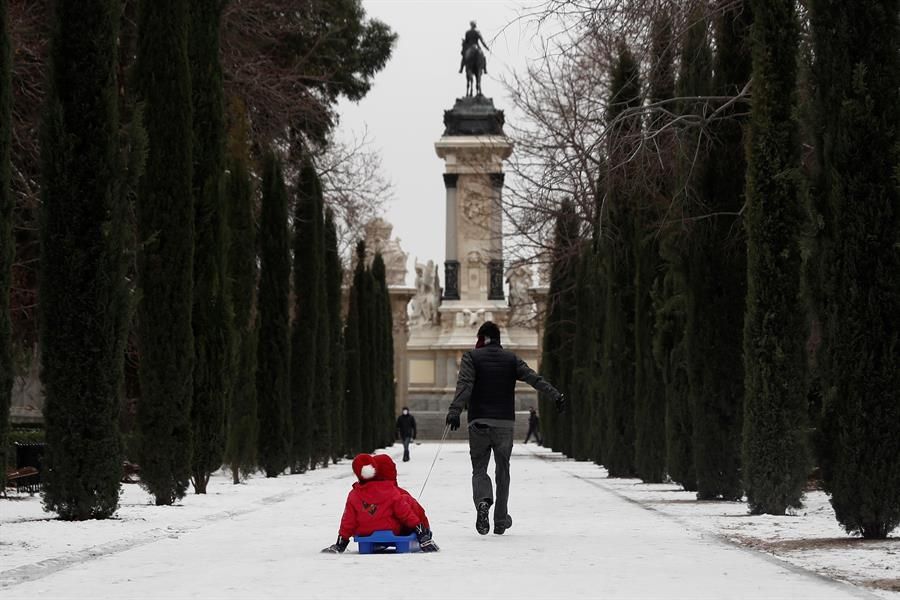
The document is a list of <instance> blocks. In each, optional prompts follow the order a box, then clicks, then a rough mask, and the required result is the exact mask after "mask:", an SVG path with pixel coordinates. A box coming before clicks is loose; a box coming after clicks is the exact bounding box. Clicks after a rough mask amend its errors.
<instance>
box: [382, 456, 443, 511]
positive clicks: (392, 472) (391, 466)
mask: <svg viewBox="0 0 900 600" xmlns="http://www.w3.org/2000/svg"><path fill="white" fill-rule="evenodd" d="M375 479H376V480H378V481H390V482H392V483H393V484H394V485H396V486H397V489H398V490H400V493H401V494H403V495H404V496H405V497H406V499H407V500H408V501H409V504H410V506H411V507H412V509H413V512H414V513H416V516H417V517H418V518H419V521H420V522H421V523H422V525H424V526H425V529H431V525H430V524H429V523H428V517H427V516H426V515H425V509H424V508H422V505H421V504H419V502H418V500H416V499H415V498H413V497H412V494H410V493H409V492H407V491H406V490H405V489H403V488H402V487H400V484H398V483H397V465H396V464H395V463H394V460H393V459H392V458H391V457H390V456H388V455H387V454H376V455H375Z"/></svg>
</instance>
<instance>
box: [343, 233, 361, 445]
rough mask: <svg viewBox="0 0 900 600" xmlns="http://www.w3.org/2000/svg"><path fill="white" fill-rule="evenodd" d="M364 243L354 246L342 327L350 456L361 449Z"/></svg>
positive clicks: (347, 442) (347, 441)
mask: <svg viewBox="0 0 900 600" xmlns="http://www.w3.org/2000/svg"><path fill="white" fill-rule="evenodd" d="M365 256H366V246H365V242H359V243H358V244H357V245H356V267H355V268H354V271H353V283H352V285H351V287H350V299H349V304H348V306H349V308H348V311H347V326H346V328H345V330H344V375H345V378H346V382H345V388H344V389H345V394H346V396H345V402H344V406H345V416H346V422H347V430H346V431H347V437H346V448H347V451H348V452H347V455H348V456H351V455H353V454H356V453H358V452H362V451H363V440H362V428H363V422H364V421H363V418H362V410H363V394H364V391H363V390H364V389H365V388H364V387H363V384H364V382H363V375H362V374H363V357H362V354H363V351H362V349H361V343H362V340H361V339H360V338H361V334H360V329H361V324H360V304H361V302H362V300H363V299H362V298H361V292H362V288H363V286H364V285H365V275H366V270H365Z"/></svg>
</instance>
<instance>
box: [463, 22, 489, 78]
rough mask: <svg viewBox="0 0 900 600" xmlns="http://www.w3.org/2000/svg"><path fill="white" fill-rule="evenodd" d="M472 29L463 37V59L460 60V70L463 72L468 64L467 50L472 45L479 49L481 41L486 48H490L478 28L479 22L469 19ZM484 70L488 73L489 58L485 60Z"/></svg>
mask: <svg viewBox="0 0 900 600" xmlns="http://www.w3.org/2000/svg"><path fill="white" fill-rule="evenodd" d="M469 25H470V27H471V28H470V29H469V30H468V31H467V32H466V37H464V38H463V42H462V52H461V54H462V60H460V61H459V72H460V73H462V72H463V69H464V68H465V66H466V50H468V49H469V48H471V47H474V48H475V49H476V50H478V43H479V42H481V45H482V46H484V49H485V50H490V48H488V45H487V44H486V43H485V41H484V38H483V37H481V32H480V31H478V29H476V27H477V24H476V23H475V21H469ZM484 65H485V67H484V72H485V73H487V60H485V61H484Z"/></svg>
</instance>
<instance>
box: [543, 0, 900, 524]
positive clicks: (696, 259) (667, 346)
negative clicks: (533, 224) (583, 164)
mask: <svg viewBox="0 0 900 600" xmlns="http://www.w3.org/2000/svg"><path fill="white" fill-rule="evenodd" d="M898 15H900V3H898V2H896V1H893V0H867V1H866V2H860V3H844V2H836V1H831V0H817V1H816V2H813V3H811V5H810V10H809V13H808V18H809V19H810V21H809V24H810V30H811V32H812V36H811V38H810V40H811V41H808V42H806V43H807V44H809V46H808V47H806V48H803V46H802V39H801V36H800V33H799V32H800V24H799V19H800V15H798V14H797V8H796V5H795V3H794V2H791V1H790V0H783V1H781V0H778V1H771V0H746V1H744V2H738V3H732V4H729V5H727V6H724V8H723V10H722V11H721V13H720V14H719V15H718V16H717V18H716V20H715V22H714V23H713V24H712V27H711V24H710V23H709V21H708V20H707V19H706V17H705V16H704V15H703V14H702V12H700V11H699V10H698V11H696V12H695V13H694V14H692V15H690V16H689V19H688V22H689V26H688V28H687V30H686V32H685V34H684V35H683V36H682V37H681V39H680V48H679V54H680V57H679V60H678V63H679V66H678V75H677V78H674V79H675V80H674V81H673V76H672V75H671V73H673V71H674V66H673V65H674V58H673V56H672V52H666V51H665V49H666V48H671V47H672V44H671V43H666V42H667V38H668V42H671V26H670V25H668V26H667V25H666V23H665V22H664V21H660V20H658V19H657V20H656V21H655V22H654V23H653V28H652V30H653V36H654V39H653V40H652V41H653V44H652V46H653V48H652V50H653V51H652V52H651V56H650V58H651V60H650V64H649V77H648V79H649V82H648V84H647V85H645V84H644V83H643V82H642V81H641V72H640V71H641V69H640V66H639V64H638V62H637V60H636V59H635V57H634V56H633V54H632V53H631V51H630V49H629V48H628V46H627V45H625V44H624V43H623V44H621V45H620V47H619V50H618V56H617V57H616V59H615V61H614V62H613V65H612V67H611V70H610V73H609V81H610V84H609V85H610V90H609V98H610V100H609V105H608V110H607V121H608V122H609V123H615V128H614V129H613V130H611V131H612V132H611V133H608V134H607V135H608V144H607V146H606V148H605V152H604V156H603V157H602V160H603V161H604V163H605V164H607V165H608V167H609V168H607V169H605V172H604V175H603V176H602V177H601V178H600V181H599V182H598V185H599V186H600V189H601V191H602V193H598V194H597V197H602V198H605V203H604V204H603V205H602V206H598V207H597V210H596V213H595V214H596V217H595V218H596V219H597V220H596V222H592V223H588V224H587V228H584V227H583V226H582V224H581V223H580V220H579V216H578V215H577V214H576V209H575V206H574V204H573V203H572V202H570V201H563V202H562V203H561V205H560V213H559V216H558V219H557V224H556V231H555V237H554V254H553V268H552V274H551V283H550V303H549V306H548V312H547V321H546V325H545V335H544V354H543V357H542V370H543V371H544V373H545V374H546V375H547V377H548V378H549V379H550V380H551V381H554V382H559V385H560V386H561V387H562V388H563V389H566V390H569V391H570V394H571V395H572V397H573V402H572V411H571V414H570V415H562V416H558V415H555V414H554V411H553V410H552V404H551V403H549V402H548V400H547V399H542V405H543V406H542V414H543V415H544V418H545V432H544V433H545V435H544V437H545V440H546V441H547V443H548V444H549V445H551V446H552V447H553V448H554V449H556V450H560V451H562V452H564V453H566V454H568V455H570V456H573V457H574V458H576V459H581V460H593V461H595V462H597V463H599V464H603V465H605V466H606V467H607V469H608V472H609V474H610V476H613V477H640V478H641V479H643V480H644V481H646V482H660V481H664V480H665V479H666V478H671V480H673V481H675V482H677V483H680V484H681V485H683V486H684V487H685V489H688V490H693V491H696V492H697V497H698V498H699V499H713V498H719V499H725V500H739V499H741V498H742V497H743V496H744V495H745V494H746V497H747V501H748V505H749V508H750V510H751V512H753V513H771V514H784V513H785V511H787V510H788V509H790V508H791V507H796V506H799V505H800V503H801V500H802V494H803V489H804V486H805V484H806V481H807V478H808V476H809V475H810V473H811V471H812V468H813V466H819V467H821V472H822V476H823V481H824V485H825V488H826V490H827V491H828V492H829V493H830V494H831V499H832V504H833V506H834V508H835V513H836V516H837V518H838V520H839V521H840V522H841V523H842V525H843V526H844V527H845V528H846V529H847V531H848V532H852V533H859V534H862V535H863V536H866V537H885V536H886V535H888V533H889V532H890V531H891V530H893V529H894V528H895V527H896V526H897V525H898V524H900V508H898V507H900V502H898V499H900V442H898V437H897V436H896V426H897V425H898V424H900V399H898V394H900V360H898V358H900V357H898V346H897V343H896V342H897V339H898V332H897V327H898V326H900V325H898V324H897V321H898V320H897V319H896V318H895V317H896V315H897V314H900V283H898V282H900V255H898V253H897V251H896V249H897V247H898V246H897V244H898V242H900V210H898V206H900V203H898V202H900V199H898V193H900V192H898V188H897V186H896V182H895V180H894V179H893V177H894V170H895V168H896V164H897V160H896V159H897V156H896V153H897V152H898V145H897V135H900V129H898V128H897V126H896V124H895V121H896V120H897V119H898V118H900V116H898V115H900V112H898V111H897V102H898V101H900V98H898V95H897V91H896V82H897V81H898V75H900V57H898V54H897V51H898V49H900V40H898V38H897V36H898V33H897V29H896V26H897V19H898ZM710 31H712V32H713V35H712V36H711V35H710ZM872 31H879V32H883V33H884V35H871V33H870V32H872ZM834 32H840V35H838V36H835V35H834ZM867 32H868V33H867ZM713 36H714V37H713ZM657 37H658V39H657ZM713 40H714V42H715V43H714V44H713ZM713 47H715V52H713V50H712V48H713ZM801 49H803V50H804V51H805V53H801ZM750 81H752V90H753V92H752V100H751V101H750V102H749V111H747V110H746V109H747V106H746V105H742V103H741V102H737V103H733V104H728V105H725V106H710V102H711V101H710V100H708V99H707V97H710V96H721V97H733V96H735V95H737V94H738V93H739V92H740V91H741V90H742V89H743V88H744V87H745V86H746V85H747V84H748V82H750ZM673 93H674V94H676V95H677V97H678V98H679V100H678V101H677V103H676V113H677V114H682V115H702V114H709V112H710V111H711V110H719V114H721V115H722V117H723V118H720V119H716V120H714V121H712V122H711V123H709V126H708V127H709V131H706V132H703V134H702V135H703V137H701V135H700V134H698V132H697V130H695V129H692V128H688V127H683V128H674V129H675V133H674V134H673V135H675V136H677V139H676V140H675V141H676V142H677V143H675V144H674V145H673V147H674V148H676V151H675V152H674V153H673V154H672V155H670V156H664V157H657V156H654V157H653V162H655V163H658V164H659V163H661V164H662V168H657V169H656V170H654V171H653V172H652V174H653V176H652V177H649V178H648V176H647V173H646V172H640V173H638V172H637V171H636V169H638V166H635V165H642V163H641V161H640V157H641V156H642V154H641V152H642V150H641V149H640V148H639V147H638V146H637V144H638V143H639V140H640V137H641V136H640V132H641V130H642V128H646V127H653V129H654V131H658V130H659V127H660V123H659V122H654V119H659V118H661V117H656V116H651V117H642V116H640V113H639V112H637V111H634V110H629V109H634V108H636V107H640V106H642V105H643V103H644V102H645V100H644V97H645V94H646V95H647V96H648V97H649V99H650V100H651V101H652V102H659V101H661V100H665V99H666V98H672V95H673ZM624 111H628V112H624ZM622 115H626V116H624V117H623V116H622ZM804 115H805V116H804ZM798 116H799V118H800V119H804V118H805V119H806V120H807V122H806V123H801V122H798ZM662 118H665V117H662ZM801 125H804V126H805V127H804V126H801ZM707 136H708V137H707ZM706 140H710V141H706ZM802 144H808V145H811V146H813V147H814V148H815V149H816V159H815V161H814V163H813V166H812V167H811V168H806V169H804V166H805V165H803V164H802V163H801V161H800V150H801V146H802ZM626 156H630V157H635V156H636V157H638V159H637V160H624V159H623V157H626ZM649 162H651V161H646V162H645V163H643V165H646V164H647V163H649ZM648 179H650V184H648V183H647V181H648ZM661 200H662V201H663V204H662V206H664V208H665V212H666V213H667V218H663V217H662V215H661V214H660V212H661V210H660V206H661V202H660V201H661ZM586 238H587V239H586ZM575 323H577V324H578V326H577V328H576V327H575V326H574V324H575ZM811 332H813V334H814V335H811ZM818 336H821V338H822V341H821V343H819V344H818V345H816V343H815V341H816V338H817V337H818ZM808 349H811V350H812V353H811V354H809V353H808V352H807V350H808ZM811 382H813V383H815V384H816V385H814V386H811V385H810V383H811ZM816 394H821V400H820V401H818V402H813V403H810V402H809V401H808V398H809V397H810V396H811V395H812V397H813V398H815V395H816Z"/></svg>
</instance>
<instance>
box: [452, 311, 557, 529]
mask: <svg viewBox="0 0 900 600" xmlns="http://www.w3.org/2000/svg"><path fill="white" fill-rule="evenodd" d="M477 335H478V342H477V343H476V344H475V349H474V350H470V351H469V352H466V353H465V354H463V357H462V362H461V363H460V366H459V375H458V377H457V380H456V395H455V397H454V398H453V402H452V404H450V409H449V411H448V412H447V425H449V426H450V430H451V431H456V430H457V429H459V416H460V414H461V413H462V410H463V409H464V408H467V409H468V421H469V455H470V457H471V459H472V499H473V501H474V502H475V513H476V517H475V530H476V531H477V532H478V533H480V534H481V535H487V532H488V530H489V529H490V521H489V518H488V511H489V509H490V507H491V505H493V506H494V533H495V534H497V535H502V534H503V532H505V531H506V530H507V529H509V528H510V527H512V517H510V516H509V512H508V510H507V505H508V501H509V458H510V455H511V454H512V446H513V426H514V425H515V419H516V408H515V399H516V392H515V388H516V381H524V382H525V383H527V384H529V385H530V386H531V387H533V388H534V389H536V390H538V391H539V392H543V393H545V394H547V395H549V396H550V397H552V398H553V399H554V400H555V401H556V408H557V410H558V411H560V412H562V411H563V410H564V408H565V399H564V397H563V395H562V394H560V393H559V391H557V389H556V388H555V387H553V386H552V385H551V384H550V383H549V382H547V381H545V380H544V379H543V378H542V377H541V376H540V375H538V374H537V373H535V372H534V371H533V370H532V369H531V368H530V367H529V366H528V365H527V364H525V361H523V360H522V359H521V358H519V357H518V356H516V355H515V354H513V353H512V352H510V351H508V350H504V349H503V346H501V345H500V328H499V327H497V325H496V324H494V323H492V322H490V321H487V322H485V324H484V325H482V326H481V328H480V329H479V330H478V334H477ZM491 452H493V453H494V463H495V465H496V470H495V472H494V478H495V479H496V480H497V496H496V502H495V500H494V493H493V489H492V486H491V478H490V477H489V476H488V474H487V466H488V462H489V461H490V459H491Z"/></svg>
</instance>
